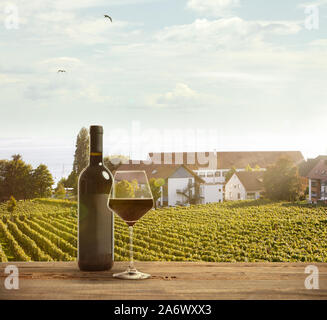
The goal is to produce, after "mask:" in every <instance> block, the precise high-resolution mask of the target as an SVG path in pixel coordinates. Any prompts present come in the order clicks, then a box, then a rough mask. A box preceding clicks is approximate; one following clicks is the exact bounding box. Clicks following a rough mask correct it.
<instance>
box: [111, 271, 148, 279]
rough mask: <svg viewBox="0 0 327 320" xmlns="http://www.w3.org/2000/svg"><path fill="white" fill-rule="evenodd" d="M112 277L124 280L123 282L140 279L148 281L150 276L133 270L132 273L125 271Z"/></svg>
mask: <svg viewBox="0 0 327 320" xmlns="http://www.w3.org/2000/svg"><path fill="white" fill-rule="evenodd" d="M113 277H114V278H118V279H125V280H141V279H148V278H150V277H151V275H150V274H148V273H143V272H140V271H137V270H133V271H130V270H126V271H124V272H120V273H115V274H114V275H113Z"/></svg>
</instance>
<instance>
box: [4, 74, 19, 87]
mask: <svg viewBox="0 0 327 320" xmlns="http://www.w3.org/2000/svg"><path fill="white" fill-rule="evenodd" d="M21 81H22V80H21V79H20V78H17V77H13V76H11V75H7V74H1V73H0V84H1V85H4V84H10V83H17V82H21Z"/></svg>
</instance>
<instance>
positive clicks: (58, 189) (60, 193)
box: [55, 183, 66, 199]
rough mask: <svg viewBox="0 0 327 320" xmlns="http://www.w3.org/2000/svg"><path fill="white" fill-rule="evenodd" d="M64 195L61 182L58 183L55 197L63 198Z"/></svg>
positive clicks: (64, 191)
mask: <svg viewBox="0 0 327 320" xmlns="http://www.w3.org/2000/svg"><path fill="white" fill-rule="evenodd" d="M65 196H66V190H65V187H64V185H63V184H62V183H58V185H57V188H56V190H55V197H56V198H58V199H64V198H65Z"/></svg>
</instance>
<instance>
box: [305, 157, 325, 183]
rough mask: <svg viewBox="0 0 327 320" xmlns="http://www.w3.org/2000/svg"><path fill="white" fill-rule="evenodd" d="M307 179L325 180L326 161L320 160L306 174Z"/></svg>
mask: <svg viewBox="0 0 327 320" xmlns="http://www.w3.org/2000/svg"><path fill="white" fill-rule="evenodd" d="M307 177H308V178H309V179H315V180H327V160H320V161H319V162H318V163H317V164H316V165H315V166H314V167H313V168H312V169H311V171H310V172H309V173H308V175H307Z"/></svg>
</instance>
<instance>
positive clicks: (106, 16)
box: [104, 14, 112, 22]
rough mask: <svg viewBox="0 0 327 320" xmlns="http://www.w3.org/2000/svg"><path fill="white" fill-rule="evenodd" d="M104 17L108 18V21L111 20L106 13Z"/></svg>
mask: <svg viewBox="0 0 327 320" xmlns="http://www.w3.org/2000/svg"><path fill="white" fill-rule="evenodd" d="M104 17H105V18H108V19H110V21H111V22H112V18H111V17H109V16H108V15H107V14H105V15H104Z"/></svg>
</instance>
